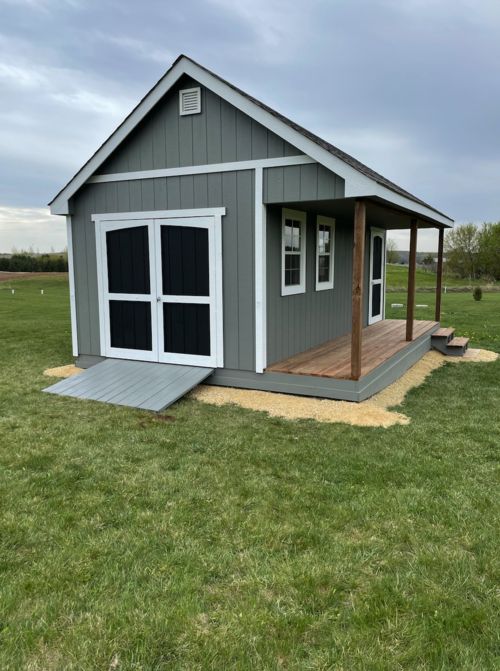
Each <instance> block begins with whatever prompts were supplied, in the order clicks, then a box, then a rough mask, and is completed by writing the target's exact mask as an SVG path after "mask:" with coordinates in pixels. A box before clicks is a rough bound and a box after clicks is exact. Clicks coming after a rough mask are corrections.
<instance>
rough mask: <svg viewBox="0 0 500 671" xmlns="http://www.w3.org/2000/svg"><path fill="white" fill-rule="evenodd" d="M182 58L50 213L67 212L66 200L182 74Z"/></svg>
mask: <svg viewBox="0 0 500 671" xmlns="http://www.w3.org/2000/svg"><path fill="white" fill-rule="evenodd" d="M184 65H185V64H184V59H181V60H180V61H179V62H178V63H176V65H174V67H173V68H172V69H171V70H170V71H169V72H168V73H167V74H166V75H165V76H164V77H163V79H161V80H160V81H159V82H158V84H157V85H156V86H155V87H154V88H153V89H152V90H151V91H150V92H149V93H148V95H147V96H146V97H145V98H144V99H143V101H142V102H141V103H139V105H138V106H137V107H136V108H135V110H134V111H133V112H132V113H131V114H130V116H129V117H128V118H127V119H126V120H125V121H124V122H123V123H122V125H121V126H120V127H119V128H118V129H117V130H116V131H115V132H114V133H113V134H112V135H111V136H110V137H109V138H108V139H107V140H106V142H105V143H104V144H103V145H102V147H101V148H100V149H98V150H97V152H96V153H95V154H94V156H92V158H91V159H90V160H89V161H88V162H87V163H86V164H85V165H84V166H83V168H82V169H81V170H80V171H79V172H78V173H77V174H76V175H75V176H74V177H73V179H72V180H71V181H70V182H69V183H68V184H67V185H66V187H65V188H64V189H63V190H62V191H61V193H60V194H59V195H58V196H56V198H55V199H54V200H53V201H52V203H51V204H50V211H51V213H52V214H68V200H69V199H70V198H71V196H72V195H73V194H74V193H76V192H77V191H78V189H79V188H80V187H81V186H83V184H85V182H86V181H87V180H88V178H89V177H90V176H91V175H93V174H94V172H95V171H96V170H97V169H98V168H99V166H101V165H102V164H103V162H104V161H105V160H106V159H107V158H108V156H110V155H111V153H112V152H113V151H114V150H115V149H116V148H117V147H118V146H119V145H120V144H121V143H122V142H123V140H124V139H125V138H126V137H127V135H129V133H130V132H131V131H132V130H133V129H134V128H135V127H136V126H137V124H139V123H140V122H141V121H142V119H143V118H144V117H145V116H146V114H147V113H148V112H149V111H150V110H152V109H153V107H154V106H155V105H156V103H157V102H159V101H160V100H161V98H162V97H163V96H164V95H165V93H166V92H167V91H168V90H169V89H171V88H172V86H174V84H175V83H176V81H177V80H178V79H179V78H180V77H181V76H182V75H183V74H184V72H185V67H184Z"/></svg>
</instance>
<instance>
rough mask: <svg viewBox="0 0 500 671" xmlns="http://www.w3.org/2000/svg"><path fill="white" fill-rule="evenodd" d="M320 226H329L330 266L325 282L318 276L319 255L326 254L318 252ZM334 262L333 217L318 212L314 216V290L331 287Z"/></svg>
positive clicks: (323, 289)
mask: <svg viewBox="0 0 500 671" xmlns="http://www.w3.org/2000/svg"><path fill="white" fill-rule="evenodd" d="M320 226H329V227H330V251H329V253H328V256H329V257H330V268H329V276H328V281H327V282H320V281H319V279H318V277H319V257H320V256H327V255H326V254H320V253H319V227H320ZM334 264H335V219H332V218H331V217H324V216H323V215H321V214H318V216H317V217H316V291H325V290H326V289H333V277H334V275H333V268H334Z"/></svg>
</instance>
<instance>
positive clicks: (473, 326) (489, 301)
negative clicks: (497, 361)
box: [386, 292, 500, 352]
mask: <svg viewBox="0 0 500 671" xmlns="http://www.w3.org/2000/svg"><path fill="white" fill-rule="evenodd" d="M406 301H407V296H406V294H405V293H402V292H399V293H389V294H388V295H387V305H386V317H387V319H405V318H406ZM393 303H399V304H403V305H404V306H405V307H404V308H392V307H391V305H392V304H393ZM415 303H416V305H427V307H426V308H423V307H416V308H415V319H434V308H435V297H434V294H430V293H425V292H422V293H418V292H417V293H416V295H415ZM441 324H442V325H443V326H453V327H455V329H456V333H457V335H461V336H466V337H468V338H470V340H471V343H472V345H473V346H474V345H475V346H478V347H485V348H487V349H494V350H495V351H497V352H500V293H486V292H485V293H483V298H482V300H481V301H475V300H474V298H473V297H472V294H470V293H448V294H446V295H444V296H443V299H442V306H441Z"/></svg>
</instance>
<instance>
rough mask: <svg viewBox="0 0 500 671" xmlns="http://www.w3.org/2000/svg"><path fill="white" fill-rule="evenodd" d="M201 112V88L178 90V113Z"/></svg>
mask: <svg viewBox="0 0 500 671" xmlns="http://www.w3.org/2000/svg"><path fill="white" fill-rule="evenodd" d="M200 112H201V89H200V88H195V89H183V90H182V91H179V114H180V115H181V116H183V115H184V114H199V113H200Z"/></svg>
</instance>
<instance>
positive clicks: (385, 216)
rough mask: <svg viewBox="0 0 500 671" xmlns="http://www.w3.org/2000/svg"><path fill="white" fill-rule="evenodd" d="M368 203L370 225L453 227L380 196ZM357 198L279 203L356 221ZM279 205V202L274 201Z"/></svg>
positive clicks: (400, 227)
mask: <svg viewBox="0 0 500 671" xmlns="http://www.w3.org/2000/svg"><path fill="white" fill-rule="evenodd" d="M363 200H364V201H365V203H366V221H367V224H368V225H369V226H376V227H378V228H382V229H387V230H396V229H406V228H410V226H411V220H412V219H417V220H418V226H419V228H451V227H452V222H451V221H450V226H445V225H443V224H441V223H438V222H436V221H432V220H430V219H426V218H425V217H423V216H422V215H420V214H416V213H415V212H411V211H409V210H405V209H403V208H398V207H396V206H395V205H393V204H392V203H391V204H390V203H387V202H386V201H384V200H382V199H381V198H378V197H370V198H363ZM355 202H356V198H337V199H333V200H307V201H304V200H302V201H298V202H284V203H279V205H281V206H282V207H289V208H292V209H297V210H307V211H308V212H314V213H316V214H323V215H325V216H328V217H334V218H337V219H347V220H350V221H354V203H355ZM273 205H277V203H273Z"/></svg>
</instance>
